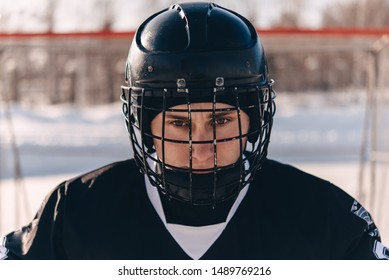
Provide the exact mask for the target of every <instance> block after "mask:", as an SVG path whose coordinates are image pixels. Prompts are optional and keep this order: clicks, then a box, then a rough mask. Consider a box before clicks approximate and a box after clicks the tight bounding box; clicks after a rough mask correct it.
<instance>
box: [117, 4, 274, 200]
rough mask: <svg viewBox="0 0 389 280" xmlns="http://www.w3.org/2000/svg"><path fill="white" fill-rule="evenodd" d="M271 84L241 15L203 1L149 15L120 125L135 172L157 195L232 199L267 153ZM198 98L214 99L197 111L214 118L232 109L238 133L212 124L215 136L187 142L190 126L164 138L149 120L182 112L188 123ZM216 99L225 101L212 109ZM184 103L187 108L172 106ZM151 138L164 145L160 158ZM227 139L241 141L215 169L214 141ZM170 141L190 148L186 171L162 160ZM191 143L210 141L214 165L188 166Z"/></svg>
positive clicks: (129, 71) (130, 62)
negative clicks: (223, 133)
mask: <svg viewBox="0 0 389 280" xmlns="http://www.w3.org/2000/svg"><path fill="white" fill-rule="evenodd" d="M273 84H274V82H273V81H272V80H269V78H268V72H267V63H266V58H265V55H264V51H263V48H262V45H261V43H260V41H259V38H258V36H257V33H256V31H255V29H254V27H253V26H252V25H251V24H250V23H249V22H248V21H247V20H246V19H245V18H243V17H242V16H240V15H238V14H236V13H234V12H232V11H229V10H227V9H224V8H222V7H219V6H217V5H215V4H212V3H203V2H202V3H186V4H182V5H173V6H172V7H171V8H170V9H166V10H163V11H161V12H159V13H157V14H155V15H153V16H151V17H150V18H149V19H147V20H146V21H145V22H144V23H143V24H142V25H141V26H140V27H139V29H138V31H137V33H136V35H135V37H134V40H133V42H132V45H131V48H130V52H129V55H128V59H127V63H126V84H125V85H124V86H122V94H121V100H122V102H123V106H122V108H123V109H122V110H123V115H124V117H125V124H126V127H127V131H128V133H129V137H130V140H131V143H132V148H133V152H134V158H135V160H136V162H137V165H138V166H139V168H140V170H141V172H143V173H144V174H146V175H147V177H148V179H149V181H150V182H151V183H152V184H153V185H154V186H156V187H158V188H159V190H160V191H161V192H162V193H163V194H165V195H166V196H168V197H169V198H171V199H176V200H178V201H181V202H184V203H189V204H192V205H213V206H215V205H217V204H219V203H221V202H223V201H227V200H230V199H233V198H236V196H237V195H238V194H239V192H240V190H241V189H242V188H243V187H245V186H246V185H247V184H249V182H251V181H252V180H253V178H254V174H255V172H256V171H257V170H258V169H259V168H260V167H261V164H262V162H263V160H264V159H265V158H266V155H267V147H268V144H269V139H270V133H271V127H272V123H273V116H274V113H275V104H274V98H275V92H274V90H273ZM199 102H207V103H210V104H212V105H211V107H210V109H209V110H202V111H206V112H208V113H210V114H211V115H212V118H213V119H215V115H216V112H218V111H223V110H225V111H234V112H236V114H237V116H238V121H239V133H238V135H231V137H229V138H224V139H218V138H216V128H215V125H213V130H214V133H213V134H214V139H212V140H211V141H205V142H207V143H205V142H204V143H201V142H199V141H197V142H196V141H192V140H191V139H192V132H191V123H190V125H189V127H190V128H189V131H188V137H187V138H186V139H182V140H177V139H168V138H167V137H166V136H165V135H164V132H162V135H153V133H152V132H151V128H150V124H151V122H152V120H153V119H154V118H155V117H156V116H157V115H158V114H162V123H161V126H162V127H163V126H164V122H165V115H166V113H167V112H174V111H184V112H185V113H186V114H188V119H189V120H190V119H191V115H192V114H193V113H196V112H197V110H195V109H193V108H192V104H194V103H199ZM220 103H223V104H228V105H230V106H228V108H218V107H217V106H216V104H220ZM182 104H184V105H186V106H184V108H185V109H180V110H177V109H175V108H174V106H176V105H182ZM180 108H182V106H180ZM242 112H245V113H246V114H247V115H248V116H249V119H250V128H249V131H248V132H247V133H246V132H243V131H242V129H241V119H240V115H241V114H242ZM189 122H190V121H189ZM162 131H164V129H162ZM245 138H246V139H247V142H245V141H244V139H245ZM155 140H158V141H161V143H162V153H160V156H159V157H158V156H157V154H156V151H155V147H154V141H155ZM228 141H239V143H240V147H241V153H240V156H239V158H238V159H237V161H236V162H235V163H232V164H230V165H227V166H218V165H217V145H218V143H221V142H228ZM168 142H174V143H180V144H185V145H188V150H189V151H188V153H189V160H190V162H189V163H188V166H189V168H182V167H178V166H174V165H171V164H169V162H166V161H165V154H164V146H165V144H166V143H168ZM208 142H209V143H208ZM194 144H195V145H200V144H208V145H210V144H212V145H213V149H214V166H213V167H212V168H209V169H207V170H195V169H194V168H192V145H194ZM196 171H197V172H196ZM199 171H201V172H199Z"/></svg>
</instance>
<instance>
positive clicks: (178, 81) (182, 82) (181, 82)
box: [177, 79, 186, 88]
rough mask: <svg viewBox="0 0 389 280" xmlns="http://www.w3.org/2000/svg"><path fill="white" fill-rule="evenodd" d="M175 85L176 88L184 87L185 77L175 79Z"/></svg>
mask: <svg viewBox="0 0 389 280" xmlns="http://www.w3.org/2000/svg"><path fill="white" fill-rule="evenodd" d="M177 87H178V88H184V87H186V81H185V79H177Z"/></svg>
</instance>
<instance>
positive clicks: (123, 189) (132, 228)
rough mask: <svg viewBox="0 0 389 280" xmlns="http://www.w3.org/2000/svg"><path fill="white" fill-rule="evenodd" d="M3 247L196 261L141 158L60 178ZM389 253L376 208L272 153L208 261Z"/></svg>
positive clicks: (22, 254) (23, 254)
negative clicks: (172, 227)
mask: <svg viewBox="0 0 389 280" xmlns="http://www.w3.org/2000/svg"><path fill="white" fill-rule="evenodd" d="M0 245H1V244H0ZM0 247H1V246H0ZM3 251H5V252H6V253H5V255H6V256H5V257H4V258H8V259H138V260H145V259H170V260H172V259H190V258H189V256H188V255H187V254H186V253H185V252H184V251H183V250H182V249H181V247H180V246H179V245H178V244H177V243H176V242H175V240H174V238H173V237H172V236H171V235H170V233H169V232H168V231H167V230H166V228H165V227H164V224H163V222H162V221H161V220H160V218H159V216H158V214H157V213H156V211H155V209H154V208H153V206H152V204H151V202H150V200H149V198H148V196H147V193H146V189H145V181H144V176H143V175H142V174H140V173H139V171H138V168H137V167H136V165H135V162H134V160H127V161H123V162H117V163H113V164H110V165H108V166H105V167H103V168H100V169H98V170H96V171H94V172H91V173H88V174H86V175H83V176H80V177H77V178H74V179H72V180H69V181H66V182H64V183H62V184H60V185H59V186H58V187H56V188H55V189H54V190H53V191H52V193H51V194H49V195H48V196H47V197H46V199H45V201H44V203H43V204H42V207H41V209H40V210H39V211H38V213H37V215H36V216H35V218H34V219H33V221H32V222H31V223H30V224H29V225H27V226H25V227H23V228H21V229H20V230H17V231H15V232H12V233H10V234H8V235H7V236H6V237H5V239H4V242H3ZM3 255H4V254H3ZM388 255H389V252H388V249H387V248H385V247H384V246H383V245H382V244H381V242H380V237H379V233H378V230H377V228H376V226H375V225H374V223H373V220H372V219H371V217H370V215H369V214H368V213H367V212H366V210H365V209H364V208H363V207H362V206H361V205H360V204H358V203H357V202H356V201H355V200H354V199H353V198H352V197H350V196H349V195H347V194H346V193H345V192H343V191H342V190H341V189H339V188H337V187H336V186H334V185H332V184H330V183H329V182H327V181H324V180H322V179H319V178H317V177H314V176H311V175H309V174H306V173H304V172H302V171H300V170H298V169H296V168H294V167H291V166H288V165H284V164H281V163H278V162H276V161H271V160H266V162H265V163H264V165H263V167H262V169H261V170H260V171H258V172H257V174H256V177H255V179H254V181H253V182H252V183H251V184H250V187H249V190H248V192H247V194H246V196H245V198H244V199H243V201H242V202H241V204H240V205H239V208H238V209H237V211H236V212H235V214H234V216H233V217H232V219H231V220H230V221H229V223H228V225H227V226H226V228H225V229H224V231H223V232H222V234H221V235H220V236H219V238H218V239H217V240H216V241H215V242H214V243H213V245H212V246H211V247H210V248H209V249H208V251H207V252H206V253H205V254H204V255H203V256H202V259H270V260H273V259H274V260H275V259H316V260H318V259H385V258H386V259H387V258H388Z"/></svg>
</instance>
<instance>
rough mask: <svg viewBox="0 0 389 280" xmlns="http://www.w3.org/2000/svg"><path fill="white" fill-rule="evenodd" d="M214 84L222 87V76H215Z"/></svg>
mask: <svg viewBox="0 0 389 280" xmlns="http://www.w3.org/2000/svg"><path fill="white" fill-rule="evenodd" d="M215 86H217V87H222V86H224V78H223V77H217V78H216V80H215Z"/></svg>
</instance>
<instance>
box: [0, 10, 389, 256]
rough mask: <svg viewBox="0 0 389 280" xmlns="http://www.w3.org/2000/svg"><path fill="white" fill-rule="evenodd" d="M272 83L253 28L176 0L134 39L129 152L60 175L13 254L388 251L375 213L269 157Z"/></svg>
mask: <svg viewBox="0 0 389 280" xmlns="http://www.w3.org/2000/svg"><path fill="white" fill-rule="evenodd" d="M274 98H275V92H274V90H273V81H272V80H270V79H269V76H268V69H267V62H266V57H265V54H264V51H263V48H262V45H261V43H260V40H259V38H258V36H257V33H256V30H255V29H254V27H253V26H252V25H251V24H250V23H249V22H248V21H247V20H246V19H245V18H243V17H242V16H240V15H239V14H237V13H235V12H232V11H229V10H227V9H224V8H222V7H219V6H217V5H215V4H212V3H185V4H182V5H173V6H172V7H170V8H169V9H166V10H163V11H161V12H159V13H157V14H155V15H153V16H151V17H150V18H149V19H147V20H146V21H145V22H144V23H143V24H142V25H141V26H140V27H139V29H138V30H137V32H136V35H135V37H134V39H133V42H132V45H131V48H130V51H129V55H128V60H127V64H126V69H125V85H124V86H122V95H121V99H122V101H123V114H124V117H125V123H126V127H127V130H128V133H129V137H130V140H131V143H132V149H133V152H134V159H130V160H127V161H123V162H116V163H112V164H109V165H107V166H105V167H102V168H100V169H98V170H96V171H93V172H90V173H88V174H84V175H81V176H79V177H76V178H73V179H71V180H68V181H66V182H63V183H62V184H60V185H59V186H58V187H57V188H55V189H54V190H53V191H52V192H51V193H50V194H49V195H48V196H47V198H46V199H45V201H44V204H43V206H42V207H41V209H40V210H39V211H38V213H37V215H36V216H35V218H34V219H33V221H32V222H31V223H30V224H28V225H26V226H25V227H23V228H21V229H19V230H17V231H14V232H12V233H10V234H8V235H7V236H6V237H5V238H4V240H3V242H2V244H0V245H2V246H1V247H0V248H1V249H0V258H3V259H5V258H8V259H387V258H388V254H389V253H388V249H386V248H385V247H384V246H383V245H382V244H381V241H380V235H379V232H378V229H377V228H376V226H375V225H374V222H373V220H372V218H371V216H370V215H369V213H368V212H367V211H366V210H365V209H364V208H363V207H362V206H361V205H360V204H359V203H358V202H357V201H355V199H353V198H352V197H350V196H349V195H348V194H346V193H345V192H343V191H342V190H341V189H339V188H338V187H336V186H334V185H332V184H331V183H329V182H327V181H325V180H322V179H319V178H316V177H314V176H312V175H309V174H306V173H304V172H302V171H300V170H298V169H296V168H294V167H292V166H289V165H284V164H281V163H279V162H276V161H273V160H270V159H267V148H268V145H269V139H270V133H271V128H272V123H273V116H274V113H275V103H274Z"/></svg>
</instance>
